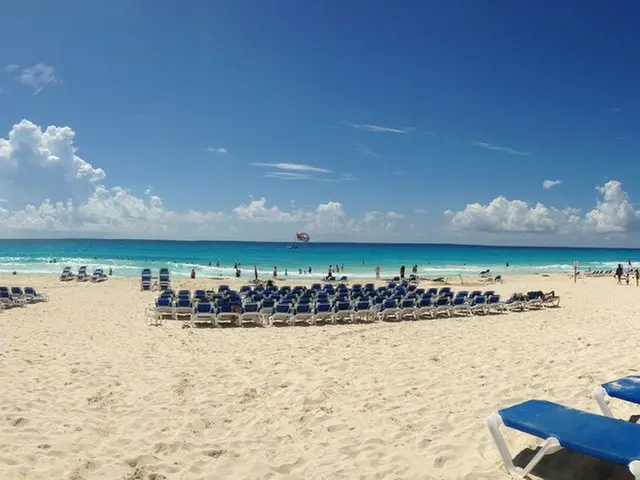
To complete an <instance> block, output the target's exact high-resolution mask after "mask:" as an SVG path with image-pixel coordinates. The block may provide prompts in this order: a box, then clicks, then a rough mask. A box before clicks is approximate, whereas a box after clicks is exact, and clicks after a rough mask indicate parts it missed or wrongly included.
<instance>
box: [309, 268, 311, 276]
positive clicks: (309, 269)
mask: <svg viewBox="0 0 640 480" xmlns="http://www.w3.org/2000/svg"><path fill="white" fill-rule="evenodd" d="M309 275H311V267H309Z"/></svg>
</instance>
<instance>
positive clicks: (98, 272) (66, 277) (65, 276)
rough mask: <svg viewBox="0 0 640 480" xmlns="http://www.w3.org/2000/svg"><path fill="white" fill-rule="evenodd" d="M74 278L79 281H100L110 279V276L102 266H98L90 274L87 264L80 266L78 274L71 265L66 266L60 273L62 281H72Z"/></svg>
mask: <svg viewBox="0 0 640 480" xmlns="http://www.w3.org/2000/svg"><path fill="white" fill-rule="evenodd" d="M74 279H75V280H77V281H78V282H88V281H92V282H94V283H99V282H104V281H106V280H108V279H109V277H108V276H107V275H106V274H105V273H104V269H102V268H96V269H95V270H94V271H93V274H92V275H89V272H87V266H86V265H82V266H81V267H80V268H78V274H77V275H76V274H74V273H73V272H72V271H71V267H64V269H63V270H62V273H61V274H60V281H62V282H70V281H71V280H74Z"/></svg>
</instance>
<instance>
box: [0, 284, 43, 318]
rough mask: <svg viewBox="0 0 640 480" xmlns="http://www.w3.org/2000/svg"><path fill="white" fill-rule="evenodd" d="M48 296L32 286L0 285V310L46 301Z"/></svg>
mask: <svg viewBox="0 0 640 480" xmlns="http://www.w3.org/2000/svg"><path fill="white" fill-rule="evenodd" d="M48 300H49V297H48V296H47V295H46V294H45V293H38V292H36V289H35V288H33V287H25V288H24V289H22V288H20V287H10V288H9V287H0V312H1V311H3V310H5V309H9V308H14V307H25V306H26V305H27V304H29V303H36V302H46V301H48Z"/></svg>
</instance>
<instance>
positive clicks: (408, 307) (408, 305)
mask: <svg viewBox="0 0 640 480" xmlns="http://www.w3.org/2000/svg"><path fill="white" fill-rule="evenodd" d="M417 311H418V309H417V307H416V301H415V299H413V298H407V297H405V298H404V299H403V300H402V301H401V302H400V319H401V320H417V319H418V318H417V317H416V313H417Z"/></svg>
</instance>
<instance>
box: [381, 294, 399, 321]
mask: <svg viewBox="0 0 640 480" xmlns="http://www.w3.org/2000/svg"><path fill="white" fill-rule="evenodd" d="M378 316H379V318H380V321H382V322H399V321H400V320H401V317H400V309H399V308H398V303H397V302H396V300H394V299H392V298H390V299H387V300H385V301H384V302H382V306H381V307H380V313H379V314H378Z"/></svg>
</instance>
